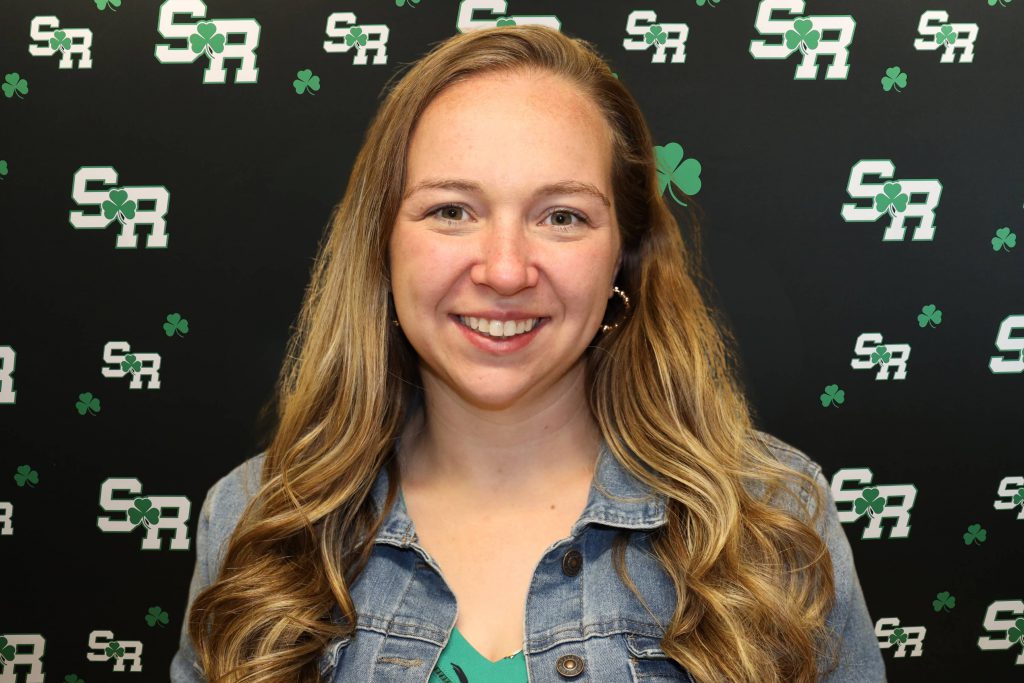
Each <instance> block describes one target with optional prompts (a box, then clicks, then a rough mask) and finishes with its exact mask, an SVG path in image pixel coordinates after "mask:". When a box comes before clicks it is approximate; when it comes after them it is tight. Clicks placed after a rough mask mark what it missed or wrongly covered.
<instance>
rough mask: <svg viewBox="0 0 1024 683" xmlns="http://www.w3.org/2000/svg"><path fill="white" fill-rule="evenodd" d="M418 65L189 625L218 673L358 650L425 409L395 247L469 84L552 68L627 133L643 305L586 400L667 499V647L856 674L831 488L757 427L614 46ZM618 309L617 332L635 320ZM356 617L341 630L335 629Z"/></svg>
mask: <svg viewBox="0 0 1024 683" xmlns="http://www.w3.org/2000/svg"><path fill="white" fill-rule="evenodd" d="M406 66H411V68H410V69H409V70H408V72H407V73H406V74H405V75H404V76H403V77H402V78H401V79H400V80H398V82H397V84H395V85H393V87H390V85H391V81H389V83H388V86H386V88H385V91H386V97H385V99H384V101H383V103H382V104H381V106H380V107H379V110H378V112H377V114H376V116H375V118H374V119H373V121H372V123H371V125H370V127H369V129H368V131H367V135H366V138H365V141H364V143H363V145H362V148H361V149H360V151H359V154H358V156H357V157H356V159H355V163H354V166H353V168H352V173H351V176H350V178H349V181H348V185H347V188H346V191H345V194H344V197H343V198H342V200H341V202H340V204H338V205H336V206H335V207H334V208H333V210H332V212H331V218H330V223H329V226H328V227H329V230H327V232H326V239H325V240H322V241H321V242H320V244H319V245H318V254H317V258H316V261H315V264H314V265H313V268H312V273H311V283H310V285H309V287H308V290H307V292H306V295H305V298H304V301H303V304H302V308H301V312H300V314H299V319H298V323H297V325H296V326H295V328H294V331H293V336H292V337H291V339H290V341H289V345H288V348H287V353H286V359H285V362H284V363H283V366H282V368H281V372H280V376H279V378H278V383H277V386H276V390H275V394H274V404H273V405H274V413H275V418H274V420H275V422H274V428H273V430H272V434H271V435H270V437H269V438H268V441H269V444H268V445H267V447H266V450H265V458H264V460H263V469H262V472H261V483H260V487H259V490H258V491H257V492H256V493H255V495H254V496H253V498H252V499H251V500H250V502H249V504H248V505H247V507H246V508H245V510H244V511H243V513H242V516H241V518H240V520H239V522H238V524H237V526H236V527H235V529H234V531H233V533H232V535H231V537H230V540H229V542H228V544H227V548H226V551H225V555H224V561H223V564H222V566H221V569H220V571H219V574H218V576H217V577H216V578H215V580H214V581H213V583H212V584H211V585H210V586H208V587H207V588H206V589H205V590H203V591H202V592H200V593H199V594H198V596H197V597H196V599H195V601H194V603H193V606H192V609H191V611H190V613H189V615H188V632H189V635H190V637H191V638H192V641H193V643H194V644H195V648H196V652H197V656H198V659H199V661H200V663H201V665H202V667H203V669H204V671H205V673H206V675H207V677H208V680H210V681H211V683H222V682H223V683H227V682H230V683H241V682H244V683H250V682H251V683H256V682H260V683H269V682H271V681H274V682H285V681H319V680H320V673H319V670H318V667H317V662H318V658H319V655H320V654H321V653H322V650H323V648H324V647H325V646H326V645H327V643H328V642H329V641H330V640H331V639H333V638H335V637H338V636H352V635H353V633H354V630H355V624H356V618H357V614H356V606H355V604H354V603H353V601H352V597H351V595H350V592H349V587H350V586H351V585H352V583H353V581H354V580H355V578H356V577H357V576H358V575H359V573H360V572H361V571H362V570H363V568H364V567H365V565H366V563H367V561H368V559H369V557H370V554H371V553H372V551H373V547H374V546H373V539H374V537H375V535H376V532H377V530H378V529H379V525H380V523H381V522H382V521H383V520H382V513H381V512H379V511H378V510H377V509H376V507H375V506H374V504H373V500H372V498H371V496H370V491H371V488H372V485H373V483H374V480H375V479H376V477H377V475H378V473H379V472H380V469H381V468H382V467H387V468H388V472H389V474H390V486H389V491H388V494H387V502H386V506H385V510H387V508H388V507H390V505H391V504H392V502H393V501H394V499H395V496H396V490H397V483H398V470H397V466H396V461H395V458H394V455H395V453H394V448H393V446H394V443H395V438H396V437H397V436H398V434H399V433H400V431H401V428H402V427H403V425H404V424H405V419H406V418H407V411H408V410H409V409H410V408H411V407H414V406H415V405H416V404H417V402H418V401H419V400H421V399H422V394H421V393H420V392H422V387H421V382H420V377H419V369H418V365H417V355H416V353H415V350H414V349H413V348H412V347H411V345H410V344H409V342H408V340H407V339H406V338H405V337H404V335H403V334H402V332H401V330H400V329H398V328H396V327H395V326H394V325H392V324H391V319H392V318H393V317H395V311H394V302H393V299H392V298H391V296H390V275H389V270H388V263H389V261H388V253H387V245H388V240H389V237H390V232H391V229H392V226H393V224H394V221H395V217H396V214H397V212H398V209H399V205H400V203H401V197H402V192H403V189H404V183H405V175H406V168H405V164H406V150H407V149H408V146H409V141H410V137H411V134H412V131H413V128H414V124H415V123H416V121H417V119H418V117H419V116H420V114H421V112H423V110H424V109H425V108H426V106H427V105H428V104H429V103H430V102H431V100H433V99H434V98H435V97H436V96H437V95H438V94H439V93H440V92H441V91H443V90H444V89H445V88H446V87H448V86H449V85H451V84H453V83H456V82H459V81H462V80H465V79H467V78H472V77H473V76H474V75H476V74H481V73H487V72H500V71H506V72H507V71H527V72H535V71H536V70H542V71H545V72H550V73H554V74H557V75H559V76H561V77H562V78H564V79H567V80H568V82H570V83H572V84H575V86H576V87H577V88H579V89H580V91H581V92H583V93H585V94H586V95H588V96H589V97H590V99H591V100H592V101H593V102H594V103H595V104H596V105H597V107H598V108H599V109H600V111H601V112H602V113H603V114H604V117H605V119H606V121H607V122H608V125H609V126H610V128H611V130H612V132H613V151H612V160H613V162H612V163H613V169H612V185H613V191H614V194H615V202H614V203H615V206H616V209H617V218H618V224H619V229H620V231H621V237H622V245H623V261H622V266H621V268H620V271H619V274H618V278H617V281H616V284H618V285H619V286H620V287H621V288H622V289H623V290H625V291H626V292H627V293H628V295H629V297H630V300H631V304H632V310H631V311H630V312H629V315H628V317H626V318H625V319H624V320H623V322H622V323H621V324H620V325H619V326H618V327H617V328H616V329H614V330H612V331H611V332H609V333H607V334H600V333H599V334H598V335H597V336H596V337H595V339H594V340H593V342H592V343H591V345H590V346H589V347H588V348H587V350H586V352H585V354H584V359H583V362H584V363H585V364H586V386H587V402H588V404H589V408H590V411H591V414H592V416H593V418H594V420H595V421H596V423H597V424H598V425H599V427H600V430H601V433H602V435H603V437H604V439H605V441H606V443H607V445H608V447H609V450H610V451H611V453H612V454H613V455H614V457H615V458H616V459H617V460H618V461H619V462H620V463H621V464H622V465H623V466H624V467H625V468H626V469H627V470H628V471H629V472H630V473H631V474H632V475H633V476H635V477H637V478H638V479H640V480H641V481H643V482H644V483H646V484H647V485H648V486H650V487H652V488H653V489H654V490H655V491H656V492H658V493H660V494H662V495H663V496H665V498H666V502H667V516H668V520H667V523H666V524H665V525H664V526H663V527H660V528H658V529H656V530H655V533H653V534H652V536H651V537H650V539H651V546H650V547H651V552H652V553H653V554H654V555H655V556H656V557H657V559H658V561H659V563H660V564H661V565H662V566H663V567H664V569H665V572H666V573H667V575H668V577H669V578H670V579H671V581H672V583H673V584H674V588H675V594H676V598H677V602H676V605H675V609H674V612H673V614H672V618H671V622H670V623H669V624H667V625H666V626H665V633H664V637H663V639H662V641H661V645H662V648H663V649H664V651H665V653H666V654H667V655H668V656H669V657H670V658H672V659H673V660H675V661H676V662H678V663H679V664H681V665H682V666H684V667H686V669H688V670H689V671H690V673H691V674H692V675H694V676H695V677H696V679H697V680H700V681H706V682H711V681H757V682H758V683H773V682H776V683H777V682H782V681H787V682H789V681H814V680H816V679H817V677H818V676H820V675H822V673H823V671H822V668H821V667H822V665H823V662H822V661H819V658H820V657H822V656H823V655H826V654H830V655H831V657H830V658H827V659H828V662H826V663H825V664H830V665H831V667H834V666H835V664H836V661H837V660H836V653H835V651H834V650H833V646H834V645H835V638H834V634H833V633H832V632H831V631H830V629H828V627H827V625H826V617H827V615H828V614H829V612H830V611H831V609H832V607H833V604H834V601H835V595H834V593H835V589H834V584H833V575H832V571H833V570H832V562H831V558H830V554H829V552H828V546H827V545H826V544H825V542H824V541H823V540H822V538H821V537H820V535H819V534H818V533H817V532H816V529H815V527H816V524H817V522H818V520H819V518H820V515H821V514H822V512H823V504H822V503H823V500H822V494H821V493H820V491H819V489H818V487H817V486H816V484H815V482H814V480H813V479H812V478H811V477H809V476H807V475H805V474H803V473H801V472H799V471H798V470H796V469H794V468H791V467H789V466H787V465H785V464H783V463H782V462H780V461H779V460H778V459H777V458H775V457H774V456H773V455H772V453H771V451H770V450H769V446H768V443H767V440H766V439H764V438H761V437H760V436H759V435H761V434H762V433H761V432H758V431H757V430H756V429H754V427H753V419H754V416H753V412H752V410H753V409H752V407H751V406H749V405H748V403H747V402H746V400H745V398H744V394H743V391H742V387H741V383H740V381H739V379H738V377H739V369H738V368H739V359H738V354H737V353H736V351H735V347H736V344H735V339H734V338H733V336H732V334H731V332H729V330H728V328H727V326H726V323H724V322H723V321H722V320H720V319H719V318H718V316H717V314H716V313H715V311H714V310H712V309H711V308H710V307H709V306H708V305H707V304H706V303H705V300H704V296H703V295H702V293H701V290H700V288H699V285H701V284H706V285H708V286H710V283H707V282H706V280H705V279H704V277H703V276H702V275H701V271H702V265H701V264H702V260H701V256H700V239H699V230H698V223H699V220H698V216H697V213H696V211H698V210H697V209H694V207H692V206H691V207H690V208H688V209H687V212H688V219H687V220H685V221H683V223H684V227H686V228H687V229H688V232H689V233H690V237H691V239H690V240H689V242H690V244H687V242H686V241H685V240H684V234H683V233H682V231H681V229H680V224H679V223H677V221H676V220H675V218H674V217H673V215H672V213H671V212H670V211H669V210H668V208H667V207H666V205H665V203H664V201H663V199H662V196H661V192H660V190H659V184H658V178H657V167H656V164H655V157H654V148H653V142H652V138H651V134H650V131H649V129H648V127H647V124H646V122H645V120H644V117H643V115H642V113H641V110H640V108H639V106H638V105H637V103H636V101H635V100H634V98H633V97H632V95H631V94H630V93H629V91H628V90H627V88H626V87H625V86H624V85H623V84H622V83H621V82H620V81H619V79H618V78H617V77H616V76H615V75H614V74H613V73H612V72H611V70H610V69H609V67H608V65H607V64H606V63H605V61H604V60H603V59H602V58H601V57H600V56H599V53H598V52H597V50H596V48H595V47H594V45H592V44H591V43H589V42H587V41H585V40H582V39H576V38H571V37H569V36H567V35H565V34H563V33H561V32H559V31H557V30H554V29H550V28H545V27H542V26H532V25H523V26H509V27H496V28H487V29H479V30H474V31H471V32H468V33H462V34H458V35H454V36H452V37H451V38H449V39H446V40H444V41H442V42H440V43H438V44H436V45H434V47H433V48H432V49H431V50H430V51H429V53H428V54H426V55H425V56H424V57H422V58H421V59H419V60H418V61H416V62H414V63H412V64H411V65H406ZM395 75H396V76H397V75H398V74H397V73H396V74H395ZM393 78H394V77H393ZM382 94H383V93H382ZM690 204H693V202H692V201H690ZM618 306H620V304H618V303H614V302H613V303H612V304H609V309H614V308H616V307H618ZM610 312H611V313H612V314H613V315H609V311H606V318H607V319H608V322H612V321H614V320H615V319H617V318H619V316H618V315H615V313H616V311H614V310H611V311H610ZM619 313H621V310H620V311H619ZM776 494H780V495H782V496H790V497H791V498H792V501H793V504H794V506H795V509H796V510H797V513H793V512H792V511H791V510H786V509H785V507H786V506H783V505H779V504H777V503H776V502H773V500H774V496H775V495H776ZM807 497H810V499H811V501H812V502H813V514H812V513H811V511H810V509H809V508H808V505H807V504H805V503H804V502H803V500H802V498H807ZM629 533H630V532H628V531H624V532H623V533H622V534H620V535H619V537H618V538H617V539H616V541H615V544H614V552H613V558H614V562H615V567H616V571H617V573H618V575H619V577H620V579H621V580H622V581H623V582H624V583H625V585H627V586H628V587H629V589H630V590H631V591H632V592H633V593H635V594H636V595H637V597H638V598H639V599H640V600H641V601H643V597H642V596H641V595H640V593H639V591H638V590H637V589H636V586H635V585H634V583H633V581H632V579H631V578H630V577H629V575H628V573H627V572H626V570H625V566H624V564H625V563H624V559H623V558H624V550H625V544H626V543H627V542H628V539H629ZM644 604H646V603H644ZM335 606H339V607H340V614H341V620H340V621H339V620H338V619H337V618H336V617H335V618H334V619H332V618H331V610H332V609H333V608H334V607H335Z"/></svg>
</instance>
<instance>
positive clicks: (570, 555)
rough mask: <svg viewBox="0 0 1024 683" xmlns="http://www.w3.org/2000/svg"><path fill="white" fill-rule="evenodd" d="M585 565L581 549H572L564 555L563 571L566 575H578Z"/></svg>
mask: <svg viewBox="0 0 1024 683" xmlns="http://www.w3.org/2000/svg"><path fill="white" fill-rule="evenodd" d="M581 567H583V555H581V554H580V551H579V550H570V551H569V552H567V553H566V554H565V555H563V556H562V573H563V574H565V575H566V576H576V575H577V574H579V573H580V568H581Z"/></svg>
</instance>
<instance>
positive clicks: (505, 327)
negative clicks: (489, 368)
mask: <svg viewBox="0 0 1024 683" xmlns="http://www.w3.org/2000/svg"><path fill="white" fill-rule="evenodd" d="M538 320H540V318H527V319H526V320H505V321H501V320H487V319H486V318H467V317H466V316H464V315H460V316H459V322H461V323H462V324H463V325H466V326H467V327H471V328H473V329H474V330H477V331H478V332H483V333H484V334H487V335H490V336H492V337H511V336H512V335H515V334H522V333H523V332H529V331H530V330H532V329H533V328H534V326H536V324H537V321H538Z"/></svg>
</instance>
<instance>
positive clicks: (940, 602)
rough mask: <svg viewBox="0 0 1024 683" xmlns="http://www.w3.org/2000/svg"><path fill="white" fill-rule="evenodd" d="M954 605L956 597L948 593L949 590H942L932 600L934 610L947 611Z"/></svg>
mask: <svg viewBox="0 0 1024 683" xmlns="http://www.w3.org/2000/svg"><path fill="white" fill-rule="evenodd" d="M954 607H956V598H954V597H953V596H952V595H950V594H949V591H942V592H941V593H939V594H937V595H936V596H935V599H934V600H932V609H934V610H935V611H936V612H941V611H942V610H946V611H947V612H948V611H949V610H951V609H953V608H954Z"/></svg>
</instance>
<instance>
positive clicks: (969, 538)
mask: <svg viewBox="0 0 1024 683" xmlns="http://www.w3.org/2000/svg"><path fill="white" fill-rule="evenodd" d="M987 535H988V534H987V532H986V531H985V530H984V529H982V528H981V525H980V524H972V525H970V526H969V527H967V533H966V534H964V545H970V544H971V543H974V545H981V544H982V543H984V542H985V537H986V536H987Z"/></svg>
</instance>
